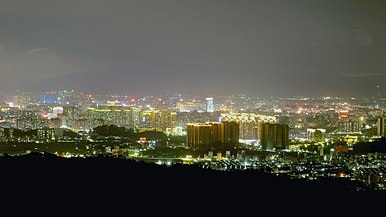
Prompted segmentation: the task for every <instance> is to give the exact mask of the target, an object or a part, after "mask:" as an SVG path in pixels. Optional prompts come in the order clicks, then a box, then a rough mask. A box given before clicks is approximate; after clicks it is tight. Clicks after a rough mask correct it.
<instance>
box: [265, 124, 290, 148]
mask: <svg viewBox="0 0 386 217" xmlns="http://www.w3.org/2000/svg"><path fill="white" fill-rule="evenodd" d="M288 144H289V128H288V125H282V124H270V123H264V124H263V129H262V138H261V145H262V147H263V149H265V150H272V149H274V148H275V149H286V148H288Z"/></svg>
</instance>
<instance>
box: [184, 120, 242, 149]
mask: <svg viewBox="0 0 386 217" xmlns="http://www.w3.org/2000/svg"><path fill="white" fill-rule="evenodd" d="M186 127H187V137H186V143H187V145H188V146H189V147H196V148H203V147H206V146H213V147H216V146H219V145H228V144H233V145H234V144H238V140H239V137H238V136H239V126H238V124H237V123H236V122H223V123H222V122H206V123H189V124H187V126H186Z"/></svg>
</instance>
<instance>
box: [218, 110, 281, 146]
mask: <svg viewBox="0 0 386 217" xmlns="http://www.w3.org/2000/svg"><path fill="white" fill-rule="evenodd" d="M220 118H221V121H222V122H224V121H229V122H233V121H234V122H236V123H238V125H239V128H240V129H239V133H240V135H239V137H240V139H242V140H257V139H259V137H260V135H261V127H262V124H263V123H276V117H274V116H267V115H258V114H254V113H223V114H221V117H220Z"/></svg>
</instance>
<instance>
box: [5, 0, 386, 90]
mask: <svg viewBox="0 0 386 217" xmlns="http://www.w3.org/2000/svg"><path fill="white" fill-rule="evenodd" d="M0 2H1V7H0V26H1V28H0V75H1V77H2V79H1V81H0V91H3V92H12V91H16V90H22V91H50V90H60V89H75V90H79V91H94V92H105V93H124V94H130V95H153V94H173V93H176V92H183V93H187V94H198V95H204V96H205V95H222V94H225V95H226V94H228V95H231V94H247V95H251V96H292V95H303V96H328V95H334V96H346V97H350V96H366V97H371V96H373V95H374V94H375V93H376V92H377V91H378V92H384V91H385V85H384V82H385V79H386V73H385V70H386V62H385V61H384V60H385V57H386V56H385V55H386V54H385V53H386V52H385V50H386V22H384V20H386V12H385V11H386V9H385V8H386V2H385V1H349V0H343V1H332V0H323V1H322V0H311V1H310V0H300V1H276V0H269V1H268V0H267V1H263V0H260V1H256V0H251V1H248V0H245V1H229V0H205V1H202V0H197V1H196V0H195V1H187V0H162V1H158V0H144V1H143V0H138V1H135V0H134V1H133V0H131V1H117V0H112V1H102V0H83V1H75V0H69V1H57V0H35V1H29V0H1V1H0ZM377 86H378V87H377Z"/></svg>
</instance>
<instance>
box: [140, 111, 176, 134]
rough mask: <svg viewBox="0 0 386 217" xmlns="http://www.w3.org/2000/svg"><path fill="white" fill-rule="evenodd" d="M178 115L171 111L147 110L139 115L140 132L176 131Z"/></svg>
mask: <svg viewBox="0 0 386 217" xmlns="http://www.w3.org/2000/svg"><path fill="white" fill-rule="evenodd" d="M176 122H177V113H176V112H173V111H170V110H161V111H160V110H146V111H141V112H140V113H139V129H140V131H146V130H156V131H160V132H166V131H167V130H168V131H170V129H174V128H175V127H176Z"/></svg>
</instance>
